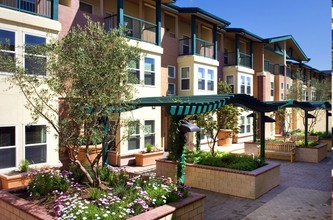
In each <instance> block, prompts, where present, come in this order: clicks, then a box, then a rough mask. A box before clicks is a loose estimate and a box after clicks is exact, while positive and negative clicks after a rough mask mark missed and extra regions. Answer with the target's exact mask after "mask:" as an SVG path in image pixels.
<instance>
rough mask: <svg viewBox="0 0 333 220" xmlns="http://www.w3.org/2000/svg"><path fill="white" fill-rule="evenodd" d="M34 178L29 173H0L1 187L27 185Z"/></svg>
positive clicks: (8, 187)
mask: <svg viewBox="0 0 333 220" xmlns="http://www.w3.org/2000/svg"><path fill="white" fill-rule="evenodd" d="M31 179H32V175H29V173H20V174H15V175H7V174H0V180H1V187H0V188H1V189H10V188H16V187H21V186H27V185H28V184H29V182H30V181H31Z"/></svg>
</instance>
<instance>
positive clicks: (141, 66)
mask: <svg viewBox="0 0 333 220" xmlns="http://www.w3.org/2000/svg"><path fill="white" fill-rule="evenodd" d="M145 58H149V59H153V60H154V68H155V69H154V71H148V72H150V73H154V85H147V84H145V72H146V70H145ZM142 62H143V63H142V64H143V65H140V66H139V67H140V80H141V79H142V81H143V86H144V87H156V76H157V74H156V71H157V68H156V58H155V57H151V56H145V57H143V60H142ZM140 64H141V63H140Z"/></svg>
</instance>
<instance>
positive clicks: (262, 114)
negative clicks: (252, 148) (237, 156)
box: [260, 112, 265, 160]
mask: <svg viewBox="0 0 333 220" xmlns="http://www.w3.org/2000/svg"><path fill="white" fill-rule="evenodd" d="M260 159H261V160H265V112H260Z"/></svg>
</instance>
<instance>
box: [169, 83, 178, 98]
mask: <svg viewBox="0 0 333 220" xmlns="http://www.w3.org/2000/svg"><path fill="white" fill-rule="evenodd" d="M168 95H169V96H174V95H176V84H175V83H169V84H168Z"/></svg>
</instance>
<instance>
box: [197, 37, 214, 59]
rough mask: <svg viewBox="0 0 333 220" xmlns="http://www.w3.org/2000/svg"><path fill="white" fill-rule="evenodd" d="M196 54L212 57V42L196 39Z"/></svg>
mask: <svg viewBox="0 0 333 220" xmlns="http://www.w3.org/2000/svg"><path fill="white" fill-rule="evenodd" d="M195 53H196V55H200V56H203V57H209V58H214V44H213V43H212V42H208V41H205V40H202V39H199V38H197V39H196V51H195Z"/></svg>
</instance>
